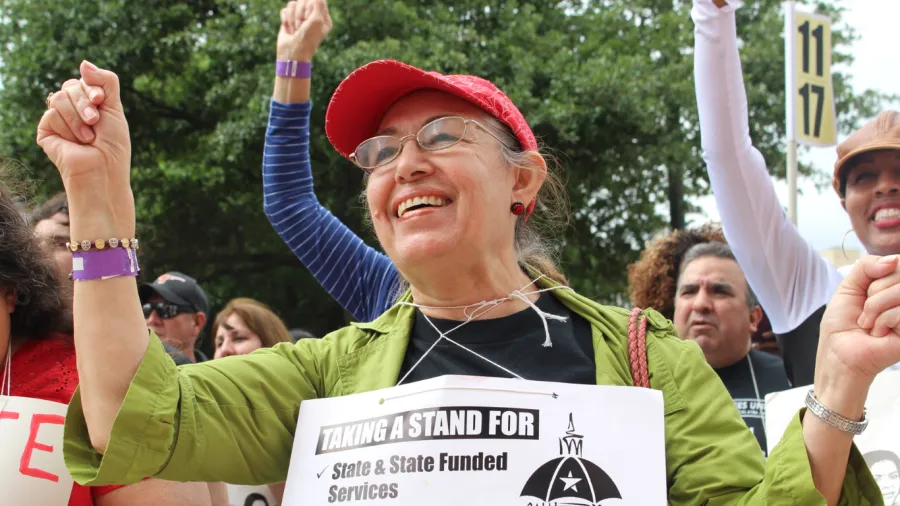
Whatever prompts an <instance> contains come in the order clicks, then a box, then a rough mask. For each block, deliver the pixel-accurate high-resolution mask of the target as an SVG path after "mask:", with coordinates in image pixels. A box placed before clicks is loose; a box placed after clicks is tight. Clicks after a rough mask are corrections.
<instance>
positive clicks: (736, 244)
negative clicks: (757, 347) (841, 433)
mask: <svg viewBox="0 0 900 506" xmlns="http://www.w3.org/2000/svg"><path fill="white" fill-rule="evenodd" d="M730 3H736V2H730ZM734 10H735V6H734V5H729V1H726V0H695V1H694V8H693V12H692V17H693V18H694V23H695V24H696V28H695V33H696V36H695V39H694V40H695V45H696V50H695V52H694V76H695V83H696V87H697V104H698V108H699V113H700V133H701V139H702V145H703V158H704V159H705V160H706V167H707V170H708V171H709V181H710V184H711V186H712V190H713V195H714V196H715V199H716V206H717V207H718V209H719V214H720V215H721V217H722V226H723V228H724V231H725V236H726V237H727V239H728V244H730V245H731V247H732V250H733V251H734V254H735V256H736V257H737V259H738V263H739V264H740V266H741V269H742V270H743V271H744V273H745V274H746V276H747V281H748V282H749V283H750V286H751V287H752V288H753V291H754V292H755V293H756V294H757V296H758V297H759V302H760V304H761V305H762V308H763V310H764V311H765V312H766V315H767V316H768V317H769V321H770V322H771V324H772V330H773V331H774V332H775V334H776V335H778V337H779V346H780V348H781V352H782V355H783V356H784V358H785V366H786V367H787V368H788V369H789V370H791V371H792V374H791V375H792V382H793V383H794V384H795V385H808V384H810V383H812V382H813V379H814V374H813V372H814V370H815V367H816V347H817V342H816V337H817V336H818V335H819V333H818V332H817V329H818V326H819V322H820V321H821V319H822V316H823V314H824V312H825V305H826V304H827V303H828V301H829V300H830V299H831V298H832V296H833V295H834V294H835V292H836V290H837V288H838V286H839V285H840V283H841V280H842V279H843V276H844V274H846V272H847V271H846V270H844V271H843V272H839V271H838V269H835V268H834V266H833V265H832V264H831V263H830V262H828V261H827V260H825V259H824V258H822V257H821V256H820V255H819V254H818V253H817V252H816V250H815V249H814V248H813V247H812V245H811V244H809V243H808V242H806V241H805V240H804V239H803V237H802V236H801V235H800V232H799V231H798V230H797V228H796V227H795V226H794V224H793V223H791V221H790V219H789V218H788V217H787V216H786V215H785V213H784V211H783V209H782V207H781V204H780V203H779V202H778V197H777V196H776V195H775V188H774V186H773V185H772V180H771V179H770V178H769V172H768V170H767V169H766V161H765V160H764V159H763V157H762V154H761V153H760V152H759V151H758V150H757V149H756V148H755V147H753V143H752V140H751V139H750V132H749V130H750V128H749V121H748V112H747V94H746V92H745V90H744V82H743V79H742V76H741V61H740V55H739V53H738V41H737V30H736V26H735V14H734ZM837 155H838V160H837V162H836V163H835V166H834V177H833V180H832V186H833V187H834V189H835V191H836V192H837V194H838V197H839V198H840V199H841V205H842V206H843V207H844V209H845V210H846V211H847V214H848V215H849V217H850V223H851V224H852V226H853V230H852V231H853V232H855V233H856V236H857V237H859V240H860V242H862V244H863V246H864V247H865V248H866V251H867V252H868V253H869V254H872V255H896V254H900V113H897V112H895V111H885V112H882V113H881V114H880V115H879V116H878V118H876V119H875V120H872V121H871V122H869V123H867V124H866V125H865V126H864V127H863V128H861V129H859V130H858V131H856V132H855V133H854V134H853V135H851V136H850V137H849V138H848V139H847V140H846V141H844V142H843V143H842V144H841V145H839V146H838V148H837ZM894 211H897V212H894ZM845 237H846V235H845ZM893 368H900V364H896V365H895V366H893Z"/></svg>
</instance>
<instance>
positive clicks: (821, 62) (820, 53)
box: [797, 21, 825, 77]
mask: <svg viewBox="0 0 900 506" xmlns="http://www.w3.org/2000/svg"><path fill="white" fill-rule="evenodd" d="M797 30H799V31H800V33H801V34H802V35H803V72H804V73H806V74H809V21H804V22H803V24H802V25H800V26H799V27H798V28H797ZM812 36H813V37H815V38H816V75H817V76H819V77H822V76H823V75H824V74H825V48H824V46H823V45H822V43H823V42H824V39H825V29H824V28H823V26H822V25H819V26H817V27H816V28H815V29H814V30H813V31H812Z"/></svg>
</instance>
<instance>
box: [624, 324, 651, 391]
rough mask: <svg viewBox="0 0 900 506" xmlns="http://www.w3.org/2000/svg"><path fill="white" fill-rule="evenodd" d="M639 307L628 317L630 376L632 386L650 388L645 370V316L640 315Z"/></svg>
mask: <svg viewBox="0 0 900 506" xmlns="http://www.w3.org/2000/svg"><path fill="white" fill-rule="evenodd" d="M641 312H642V310H641V308H637V307H636V308H634V309H632V310H631V316H630V317H629V318H628V358H629V362H630V363H631V378H632V379H633V380H634V386H636V387H643V388H650V373H649V372H648V370H647V318H646V317H645V318H640V324H638V318H639V317H640V316H641Z"/></svg>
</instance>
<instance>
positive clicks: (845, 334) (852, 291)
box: [816, 256, 900, 409]
mask: <svg viewBox="0 0 900 506" xmlns="http://www.w3.org/2000/svg"><path fill="white" fill-rule="evenodd" d="M898 260H900V257H897V256H890V257H876V256H867V257H865V258H863V259H862V260H860V261H859V262H858V263H857V265H856V266H855V267H854V268H853V270H852V271H851V272H850V274H849V275H848V276H847V277H846V278H844V281H843V282H842V283H841V285H840V286H839V287H838V290H837V292H835V294H834V296H833V297H832V299H831V302H829V304H828V309H827V310H826V311H825V315H824V316H823V317H822V324H821V326H820V328H819V352H818V357H817V359H816V392H817V395H818V394H819V392H820V389H821V391H822V394H823V395H824V394H825V392H826V391H828V390H832V391H837V392H840V393H841V394H842V395H858V396H861V397H862V399H852V401H862V402H864V401H865V394H866V391H867V389H868V387H869V385H870V384H871V383H872V380H873V379H874V378H875V375H877V374H878V373H880V372H881V371H883V370H884V369H886V368H887V367H889V366H891V365H893V364H895V363H897V362H900V334H898V330H900V276H898V275H896V274H895V273H896V271H897V264H898ZM845 400H847V401H850V400H851V399H845ZM823 403H824V401H823ZM850 404H854V405H855V404H858V402H851V403H850ZM826 406H828V404H827V403H826ZM828 407H830V406H828ZM832 409H839V408H838V407H837V406H836V407H834V408H832Z"/></svg>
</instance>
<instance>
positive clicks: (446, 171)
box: [366, 91, 516, 269]
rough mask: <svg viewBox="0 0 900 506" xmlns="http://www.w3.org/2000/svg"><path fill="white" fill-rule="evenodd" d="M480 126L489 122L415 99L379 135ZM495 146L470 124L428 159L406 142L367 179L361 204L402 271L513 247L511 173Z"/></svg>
mask: <svg viewBox="0 0 900 506" xmlns="http://www.w3.org/2000/svg"><path fill="white" fill-rule="evenodd" d="M446 116H461V117H463V118H466V119H473V120H477V121H479V122H481V123H482V124H485V122H484V118H486V116H487V114H486V113H485V112H483V111H482V110H481V109H479V108H477V107H475V106H474V105H471V104H469V103H468V102H466V101H464V100H462V99H459V98H457V97H454V96H452V95H449V94H446V93H442V92H438V91H421V92H417V93H413V94H411V95H408V96H407V97H405V98H403V99H401V100H399V101H398V102H397V103H395V104H394V105H393V106H392V107H391V108H390V109H389V110H388V112H387V113H386V114H385V116H384V118H383V119H382V121H381V125H380V127H379V131H378V133H377V135H393V136H396V137H403V136H407V135H410V134H413V135H414V134H416V133H417V132H418V131H419V130H420V129H421V128H422V127H423V126H424V125H426V124H428V123H430V122H432V121H434V120H435V119H437V118H441V117H446ZM500 149H501V146H500V144H499V142H498V141H497V139H495V138H494V137H492V136H491V135H490V134H488V133H487V132H485V131H483V130H481V129H480V128H478V127H476V126H475V125H474V124H471V123H470V124H469V126H468V128H467V130H466V133H465V136H464V137H463V139H462V141H460V142H459V143H457V144H455V145H453V146H451V147H449V148H447V149H443V150H440V151H426V150H423V149H421V148H420V147H419V145H418V144H417V143H416V141H415V140H414V139H413V138H412V137H410V138H408V139H407V140H406V141H405V142H404V144H403V148H402V151H401V153H400V155H399V156H398V157H397V158H396V159H395V160H393V161H391V162H390V163H388V164H387V165H384V166H381V167H378V168H376V169H375V170H374V171H373V172H372V174H371V175H370V176H369V179H368V184H367V187H366V196H367V200H368V205H369V212H370V214H371V216H372V222H373V224H374V227H375V232H376V234H377V235H378V239H379V241H380V242H381V245H382V247H383V248H384V250H385V252H386V253H387V254H388V256H390V257H391V259H392V260H393V261H394V263H395V264H397V265H398V266H399V267H401V269H402V268H403V267H404V266H411V265H416V264H419V263H421V262H423V261H426V260H431V259H436V258H445V257H446V255H447V254H448V253H450V252H453V259H454V262H457V263H460V264H465V263H474V262H478V261H479V258H481V257H483V256H484V255H492V254H493V255H496V254H498V253H500V252H503V251H505V250H510V249H512V247H513V232H514V223H515V216H514V215H513V214H512V213H511V212H510V211H509V208H510V205H511V204H512V202H513V201H514V187H515V177H516V176H515V171H514V170H513V169H511V168H510V167H508V166H507V164H506V163H505V159H504V157H503V155H502V153H501V151H500Z"/></svg>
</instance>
